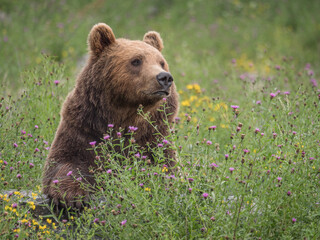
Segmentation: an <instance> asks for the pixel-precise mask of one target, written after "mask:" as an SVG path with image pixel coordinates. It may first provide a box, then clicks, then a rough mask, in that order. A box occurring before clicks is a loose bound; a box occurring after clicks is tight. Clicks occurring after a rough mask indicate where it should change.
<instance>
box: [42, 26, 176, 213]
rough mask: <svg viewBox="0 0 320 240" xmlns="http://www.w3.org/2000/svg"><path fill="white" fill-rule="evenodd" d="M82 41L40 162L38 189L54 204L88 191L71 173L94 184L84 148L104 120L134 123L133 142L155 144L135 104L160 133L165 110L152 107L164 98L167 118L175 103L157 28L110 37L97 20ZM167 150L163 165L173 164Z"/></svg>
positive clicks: (104, 126)
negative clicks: (72, 81) (138, 37)
mask: <svg viewBox="0 0 320 240" xmlns="http://www.w3.org/2000/svg"><path fill="white" fill-rule="evenodd" d="M88 45H89V50H90V54H89V59H88V61H87V64H86V66H85V67H84V68H83V70H82V72H81V73H80V74H79V76H78V78H77V81H76V85H75V88H74V89H73V90H72V91H71V92H70V93H69V95H68V96H67V99H66V100H65V102H64V104H63V107H62V110H61V121H60V124H59V127H58V129H57V132H56V135H55V139H54V141H53V143H52V146H51V149H50V152H49V155H48V157H47V160H46V163H45V167H44V174H43V193H44V194H46V195H47V196H48V197H49V198H50V199H52V200H53V202H54V203H55V204H57V205H60V206H61V202H63V205H64V206H71V207H77V208H81V206H82V202H81V201H79V200H78V198H79V197H84V198H87V197H88V196H89V192H88V191H86V190H84V189H83V188H81V186H80V183H79V182H77V181H75V178H76V177H79V176H82V177H84V178H85V181H86V182H87V183H90V184H92V185H93V186H94V184H95V180H94V177H93V176H92V173H91V172H90V170H89V169H92V168H95V167H96V166H95V153H94V152H93V151H92V150H87V149H88V148H90V145H89V143H90V142H94V141H95V142H96V143H97V144H98V143H99V142H101V141H102V140H101V139H102V138H103V136H104V134H106V132H107V130H108V124H110V123H112V124H114V129H118V128H120V127H121V128H122V129H124V131H127V130H128V128H129V126H135V127H137V128H138V131H137V132H136V134H135V140H136V143H137V144H139V145H140V146H142V147H143V146H146V144H151V146H153V147H156V143H155V139H156V137H155V134H154V133H155V129H154V127H152V126H151V125H150V124H149V123H148V122H147V121H146V120H144V119H143V118H142V117H141V116H140V115H139V114H138V113H137V109H138V108H139V107H141V105H142V106H143V111H144V112H149V116H150V117H151V120H152V121H154V122H155V124H156V125H157V130H158V131H160V133H161V134H162V135H163V136H166V135H168V128H167V126H166V125H165V124H164V122H163V119H164V117H165V113H164V112H163V111H158V108H159V106H160V105H161V104H163V102H164V101H166V105H167V106H168V108H167V110H166V114H167V115H168V120H169V122H173V120H174V118H175V116H176V115H177V112H178V107H179V106H178V94H177V92H176V86H175V84H174V82H173V77H172V76H171V74H170V73H169V66H168V64H167V62H166V60H165V59H164V57H163V55H162V54H161V50H162V49H163V42H162V39H161V37H160V34H159V33H157V32H153V31H151V32H148V33H146V34H145V35H144V38H143V41H132V40H128V39H123V38H118V39H116V38H115V36H114V34H113V31H112V29H111V28H110V27H109V26H108V25H106V24H104V23H99V24H97V25H95V26H93V28H92V29H91V31H90V33H89V36H88ZM164 98H166V99H164ZM152 144H153V145H152ZM173 155H174V154H173V153H172V152H171V153H169V154H168V153H167V156H168V162H167V163H168V164H169V166H174V163H175V160H174V156H173ZM150 157H152V156H151V154H150Z"/></svg>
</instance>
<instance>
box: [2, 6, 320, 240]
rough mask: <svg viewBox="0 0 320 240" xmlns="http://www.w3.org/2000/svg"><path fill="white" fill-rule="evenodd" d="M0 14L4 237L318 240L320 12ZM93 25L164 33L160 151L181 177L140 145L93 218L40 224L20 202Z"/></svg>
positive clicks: (36, 184)
mask: <svg viewBox="0 0 320 240" xmlns="http://www.w3.org/2000/svg"><path fill="white" fill-rule="evenodd" d="M2 2H3V4H2V6H3V8H2V10H1V12H2V14H1V16H2V18H3V21H1V23H0V24H2V25H1V30H2V31H1V32H0V39H2V40H1V46H3V47H1V53H3V54H0V65H1V68H0V76H1V79H2V81H1V85H2V86H3V88H1V90H2V94H3V96H5V97H3V98H2V99H1V101H0V116H1V118H0V126H1V127H0V136H1V140H2V141H1V143H0V166H1V171H0V183H1V184H2V186H3V187H2V189H3V190H6V191H9V192H11V194H7V195H5V194H2V192H0V194H1V195H0V214H1V216H2V218H1V220H0V236H1V238H5V239H7V238H9V239H10V238H14V237H16V238H18V239H25V238H27V239H35V238H39V239H40V238H49V239H55V238H57V239H58V238H67V239H74V238H77V239H78V238H80V239H81V238H86V239H87V238H93V237H96V238H98V237H100V238H111V239H114V238H120V239H146V238H156V237H157V238H160V239H199V238H205V239H206V238H209V239H210V238H212V239H228V238H229V239H230V238H236V239H259V238H261V239H303V238H306V239H318V238H320V231H319V227H318V226H319V224H320V214H319V213H320V191H319V190H320V189H319V186H320V160H319V156H320V151H319V149H320V148H319V141H320V135H319V127H320V123H319V121H320V120H319V116H320V115H319V104H320V103H319V101H320V96H319V94H320V91H319V89H318V86H317V82H318V81H319V79H318V77H317V76H318V74H319V72H318V70H317V69H318V67H319V63H320V62H319V58H318V56H319V50H320V49H319V43H318V39H319V31H318V30H319V25H318V22H319V16H318V14H317V12H318V11H319V10H320V6H319V2H318V1H308V2H307V3H304V2H303V1H295V2H294V3H292V2H290V3H288V2H285V1H280V2H279V1H269V2H268V3H264V2H260V1H251V2H247V1H210V2H209V1H165V4H164V2H163V1H147V2H146V1H136V2H126V1H122V2H119V1H118V2H117V3H115V2H112V1H108V2H107V3H104V2H103V1H92V2H88V1H81V2H79V3H78V1H68V2H55V1H52V2H49V3H44V2H43V3H36V2H32V1H31V2H22V3H20V2H19V3H20V4H17V2H15V1H2ZM48 6H49V7H48ZM92 12H94V13H95V14H92ZM13 19H14V20H13ZM146 19H147V21H146ZM97 22H106V23H108V24H110V26H111V27H112V28H113V30H114V32H115V34H116V36H125V37H129V38H132V39H141V38H142V36H143V34H144V33H145V32H146V31H147V30H151V29H152V30H157V31H159V32H160V33H161V35H162V37H163V39H164V43H165V49H164V55H165V57H166V59H167V61H168V63H169V64H170V68H171V72H172V74H173V76H174V77H175V81H176V84H177V87H178V90H179V94H180V105H181V109H180V113H179V119H177V123H176V124H175V126H174V127H175V132H173V133H172V134H171V135H170V136H169V137H168V140H172V142H174V144H173V145H166V144H163V143H161V144H163V145H164V146H163V147H161V148H167V147H173V148H175V149H176V150H177V154H178V159H179V163H178V166H179V167H180V170H179V172H176V173H172V174H171V173H170V174H168V173H167V172H166V167H165V166H164V165H163V164H164V163H163V162H162V160H161V159H162V151H161V148H159V149H155V151H158V150H159V151H158V152H156V156H157V158H158V162H159V163H158V164H157V165H156V166H153V165H148V163H147V162H146V161H143V160H142V159H141V158H142V156H143V154H142V153H141V154H140V156H139V155H137V152H138V151H139V148H138V146H135V145H134V144H130V145H129V146H128V147H129V148H130V149H131V151H129V152H130V155H129V156H128V159H130V160H131V161H128V162H126V164H124V165H119V163H118V161H115V160H114V159H116V158H119V157H121V156H119V155H118V154H117V153H116V152H114V151H108V152H107V153H106V155H105V156H102V159H104V158H107V159H110V161H109V164H108V165H104V166H103V168H102V172H99V173H98V172H97V173H96V174H97V177H96V178H97V183H98V186H99V187H100V191H98V192H97V194H96V198H95V199H92V200H91V204H90V207H89V208H87V209H86V210H85V211H84V212H83V213H82V214H81V215H80V216H78V215H76V214H73V213H72V212H70V213H69V218H68V220H66V219H65V218H63V219H57V217H55V216H53V215H50V216H43V217H40V218H37V217H35V216H34V215H32V209H33V208H34V202H33V200H32V199H29V203H28V204H27V205H26V206H23V205H19V204H18V203H19V201H20V199H21V198H23V197H22V196H21V195H22V191H23V190H31V191H32V193H33V197H34V198H36V194H39V192H40V188H41V184H40V183H41V172H42V168H43V164H44V161H45V158H46V156H47V153H48V148H49V147H50V144H51V143H52V140H53V137H54V133H55V130H56V128H57V125H58V123H59V120H60V116H59V112H60V108H61V104H62V102H63V101H64V99H65V97H66V95H67V93H68V91H69V90H70V89H71V88H72V86H73V85H74V79H75V77H74V76H75V75H76V73H77V72H78V71H79V69H78V68H79V65H80V63H79V62H80V60H79V59H80V58H82V56H83V55H84V54H85V52H86V46H85V44H86V42H85V40H86V37H87V34H88V32H89V30H90V27H91V26H92V25H93V24H94V23H97ZM49 29H50V30H49ZM22 33H23V37H22ZM1 34H2V35H1ZM35 36H36V37H35ZM41 52H44V53H45V54H44V55H41ZM47 54H48V55H50V56H51V57H47V56H46V55H47ZM308 63H309V64H308ZM271 93H273V94H272V95H271ZM8 94H11V95H12V96H8ZM141 114H142V113H141ZM146 121H147V120H146ZM213 126H215V127H213ZM210 127H211V128H210ZM209 129H210V130H209ZM110 131H118V129H110ZM137 131H139V130H137ZM123 134H126V133H123ZM115 144H118V143H117V142H115V141H114V140H113V139H109V140H106V144H105V146H96V147H97V148H102V149H106V147H107V146H114V145H115ZM1 191H2V190H1ZM101 199H104V201H103V202H101ZM16 204H17V205H16Z"/></svg>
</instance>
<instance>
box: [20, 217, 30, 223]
mask: <svg viewBox="0 0 320 240" xmlns="http://www.w3.org/2000/svg"><path fill="white" fill-rule="evenodd" d="M20 222H21V223H27V222H28V220H27V219H25V218H24V219H22V220H21V221H20Z"/></svg>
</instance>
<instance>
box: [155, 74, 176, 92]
mask: <svg viewBox="0 0 320 240" xmlns="http://www.w3.org/2000/svg"><path fill="white" fill-rule="evenodd" d="M156 77H157V80H158V82H159V84H160V85H161V86H162V87H163V88H165V89H168V88H169V87H170V86H171V85H172V82H173V77H172V76H171V74H170V73H168V72H161V73H159V74H158V75H157V76H156Z"/></svg>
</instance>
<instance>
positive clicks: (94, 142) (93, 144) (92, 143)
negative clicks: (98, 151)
mask: <svg viewBox="0 0 320 240" xmlns="http://www.w3.org/2000/svg"><path fill="white" fill-rule="evenodd" d="M96 143H97V142H96V141H93V142H89V144H90V145H91V146H92V147H93V146H95V145H96Z"/></svg>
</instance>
